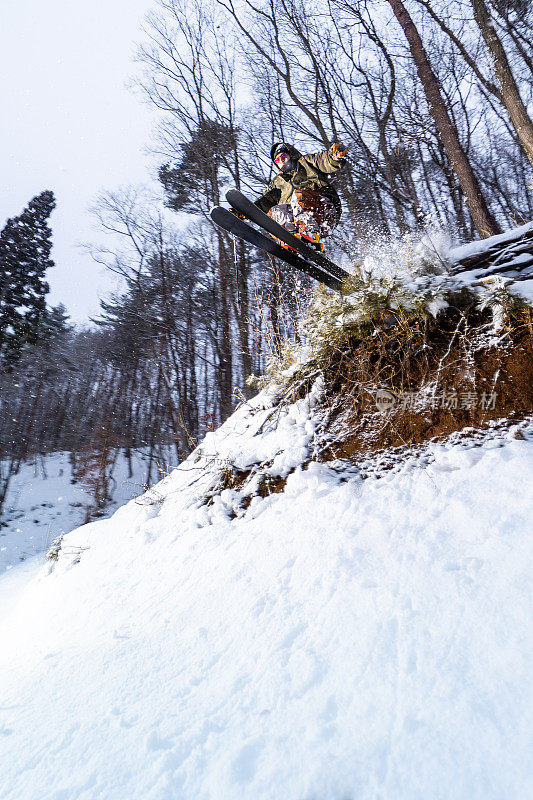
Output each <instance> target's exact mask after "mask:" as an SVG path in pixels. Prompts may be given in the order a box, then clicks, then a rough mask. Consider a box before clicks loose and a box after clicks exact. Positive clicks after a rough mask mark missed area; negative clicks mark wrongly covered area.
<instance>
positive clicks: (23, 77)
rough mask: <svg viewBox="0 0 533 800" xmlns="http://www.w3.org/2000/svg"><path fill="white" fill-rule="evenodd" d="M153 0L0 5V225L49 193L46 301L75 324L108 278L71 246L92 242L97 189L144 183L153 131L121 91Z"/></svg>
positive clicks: (16, 0) (10, 1)
mask: <svg viewBox="0 0 533 800" xmlns="http://www.w3.org/2000/svg"><path fill="white" fill-rule="evenodd" d="M153 5H154V3H153V1H152V0H105V1H104V0H90V2H80V1H79V0H78V1H76V0H2V24H1V32H0V89H1V97H2V125H1V127H0V163H1V167H2V169H1V178H2V180H1V192H0V228H1V227H3V225H4V223H5V220H6V219H7V218H8V217H12V216H16V215H17V214H19V213H20V212H21V211H22V209H23V208H24V206H25V205H26V204H27V203H28V201H29V200H30V199H31V198H32V197H34V196H35V195H36V194H39V193H40V192H41V191H43V190H44V189H51V190H52V191H53V192H54V193H55V195H56V199H57V208H56V210H55V211H54V213H53V215H52V217H51V225H52V228H53V234H54V236H53V239H54V249H53V258H54V260H55V262H56V266H55V267H54V269H53V270H50V271H49V274H48V275H47V278H48V281H49V283H50V286H51V292H50V295H49V302H50V303H51V304H52V305H55V304H57V303H58V302H60V301H61V302H63V303H64V304H65V305H66V307H67V309H68V311H69V313H70V315H71V317H72V319H73V320H74V321H76V322H82V321H84V320H87V319H88V317H89V316H90V315H94V314H95V313H97V311H98V305H99V303H98V300H99V297H101V296H104V295H105V294H106V292H108V291H109V290H110V289H112V288H113V287H114V281H113V279H112V277H111V276H109V275H108V274H106V273H105V271H104V270H103V268H102V267H101V266H99V265H98V264H96V263H95V262H93V261H92V259H91V257H90V256H89V255H88V254H86V253H85V252H83V251H82V250H80V249H79V248H78V247H77V246H76V245H77V243H79V242H83V241H89V240H90V241H98V240H101V239H102V237H101V236H100V235H99V234H98V233H97V231H96V230H95V229H94V227H93V226H94V223H93V220H92V218H91V216H90V215H89V214H88V213H87V206H88V205H89V204H90V203H91V201H92V200H94V198H95V196H96V195H97V194H98V192H99V191H101V190H103V189H115V188H117V187H118V186H119V185H121V184H125V183H148V182H150V181H151V180H152V178H153V176H152V168H151V162H150V159H149V157H148V156H147V155H145V153H144V152H143V148H144V147H145V146H146V145H147V144H148V142H149V139H150V133H151V130H152V129H153V126H154V124H155V116H154V115H153V114H152V112H151V111H150V109H149V108H148V107H147V106H146V105H145V104H143V103H142V102H141V101H140V99H139V98H138V97H137V96H135V95H134V94H133V93H132V92H131V90H128V89H126V88H125V86H124V83H125V81H126V80H127V79H128V78H129V77H131V76H132V75H133V74H134V73H135V70H136V65H135V64H133V63H132V56H133V54H134V52H135V47H136V43H139V42H140V41H142V39H143V34H142V31H141V24H142V19H143V17H144V15H145V13H146V12H147V11H148V10H149V9H150V8H151V7H153Z"/></svg>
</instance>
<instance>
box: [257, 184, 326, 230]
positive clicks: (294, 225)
mask: <svg viewBox="0 0 533 800" xmlns="http://www.w3.org/2000/svg"><path fill="white" fill-rule="evenodd" d="M268 215H269V216H270V217H272V219H273V220H275V221H276V222H279V224H280V225H283V227H284V228H286V229H287V230H288V231H291V232H292V233H294V232H296V233H318V235H319V236H320V238H321V239H323V238H324V237H325V236H329V234H330V233H331V231H332V230H333V228H334V227H335V225H336V224H337V215H336V212H335V206H334V205H333V203H332V202H331V200H329V198H327V197H324V195H321V194H319V192H314V191H312V190H311V189H302V190H298V189H297V190H295V191H294V192H293V193H292V196H291V199H290V203H282V204H281V205H279V206H273V208H271V209H270V211H269V212H268Z"/></svg>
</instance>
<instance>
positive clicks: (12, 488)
mask: <svg viewBox="0 0 533 800" xmlns="http://www.w3.org/2000/svg"><path fill="white" fill-rule="evenodd" d="M132 472H133V476H132V477H131V478H130V477H129V469H128V464H127V461H126V459H125V457H124V456H123V455H122V454H121V453H120V454H119V455H118V456H117V460H116V462H115V465H114V468H113V472H112V486H111V489H112V491H113V501H112V502H110V503H108V505H107V507H106V510H105V513H106V515H109V514H110V513H111V512H112V511H114V510H116V508H117V507H118V506H120V505H122V504H123V503H125V502H127V501H128V500H130V499H131V498H132V497H135V496H137V495H139V494H141V492H142V485H143V483H144V481H145V480H146V460H145V459H144V458H143V456H142V455H141V454H140V453H137V452H133V454H132ZM93 505H94V499H93V498H92V497H91V495H90V493H89V491H88V488H87V487H86V486H85V485H84V482H83V479H81V480H80V479H76V480H73V474H72V464H71V460H70V458H69V453H62V452H58V453H51V454H48V455H46V456H37V457H35V458H34V459H32V460H30V461H27V462H24V463H23V464H22V465H21V467H20V470H19V472H18V473H17V474H16V475H14V476H13V477H12V478H11V480H10V483H9V489H8V492H7V496H6V501H5V504H4V513H3V514H2V519H1V523H2V524H1V526H0V577H1V576H2V575H3V573H4V572H5V571H7V570H10V569H12V568H13V566H14V565H16V564H17V563H18V562H20V561H26V560H28V559H32V558H33V557H36V556H39V555H41V554H42V553H44V552H45V551H46V550H47V549H48V548H49V547H50V545H51V543H52V541H53V540H54V539H56V538H57V537H58V536H60V535H61V534H62V533H68V531H71V530H72V529H73V528H77V527H78V525H81V523H82V522H83V521H84V519H86V515H87V509H88V508H91V507H92V506H93ZM0 588H1V587H0Z"/></svg>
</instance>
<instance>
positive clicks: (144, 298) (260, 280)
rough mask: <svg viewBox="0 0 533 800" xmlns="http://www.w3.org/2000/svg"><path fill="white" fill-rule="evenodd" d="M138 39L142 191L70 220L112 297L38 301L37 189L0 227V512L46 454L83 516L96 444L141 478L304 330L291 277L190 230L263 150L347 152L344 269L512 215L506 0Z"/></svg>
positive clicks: (280, 4)
mask: <svg viewBox="0 0 533 800" xmlns="http://www.w3.org/2000/svg"><path fill="white" fill-rule="evenodd" d="M140 40H141V42H140V45H139V48H138V53H137V57H136V63H135V65H134V67H133V68H132V72H133V74H134V77H133V78H132V89H133V90H134V91H135V92H137V93H138V94H139V99H140V101H141V102H146V103H148V104H151V105H152V106H153V107H155V108H156V109H157V110H158V112H159V119H160V123H159V125H158V128H157V130H156V131H155V132H154V136H153V141H152V142H151V151H152V155H154V156H155V157H156V158H157V161H158V165H159V168H158V178H159V184H160V195H159V196H157V195H154V192H153V191H152V190H151V189H149V188H146V189H145V188H143V187H110V188H109V190H108V191H107V192H105V193H103V194H102V195H101V196H99V197H98V198H95V201H94V203H93V206H92V208H91V213H92V214H93V216H94V218H95V220H96V221H97V223H98V225H99V228H100V230H101V232H102V234H106V233H108V234H110V236H109V241H110V242H112V244H111V245H110V246H102V245H101V244H100V245H98V246H94V247H93V249H92V254H93V257H94V258H95V259H96V260H97V261H98V262H99V263H101V264H103V265H104V266H105V268H106V269H108V270H110V271H111V272H113V273H115V274H116V275H117V276H118V278H120V285H121V289H120V291H118V292H117V293H116V294H115V295H114V296H112V297H108V298H107V299H105V301H102V306H101V312H100V314H99V315H98V317H97V318H95V319H94V320H93V321H92V323H91V325H87V326H85V327H79V326H78V327H75V326H73V325H71V324H70V323H69V321H68V316H67V314H66V312H65V309H64V308H63V307H62V306H58V307H56V308H54V309H50V308H48V307H47V306H46V302H45V298H46V293H47V290H48V288H47V284H46V281H45V277H44V274H45V271H46V270H47V269H48V268H50V267H51V256H50V246H51V236H52V234H51V231H50V229H49V228H47V222H46V219H47V216H48V214H49V213H50V211H51V208H52V207H53V195H52V192H51V191H50V189H53V187H50V189H48V188H47V191H44V192H42V194H41V195H38V192H39V191H41V189H42V188H44V187H36V197H35V198H34V200H33V201H31V203H34V205H33V206H31V203H30V205H29V206H28V209H29V210H28V209H27V210H25V212H23V214H22V215H21V216H20V217H18V218H17V217H13V219H11V220H8V222H7V224H6V226H5V228H4V230H3V231H2V232H1V234H0V265H1V267H2V273H1V277H0V281H1V283H0V463H1V473H0V510H1V507H2V503H3V501H4V499H5V496H6V492H7V488H8V485H9V480H10V477H11V476H12V475H13V474H15V473H16V471H17V470H18V469H19V467H20V465H21V463H22V462H23V461H24V460H25V459H27V458H29V457H32V456H36V455H37V456H44V455H46V454H47V453H51V452H55V451H59V450H63V451H69V452H70V453H71V459H72V465H73V473H74V474H76V473H78V474H79V475H80V476H83V475H87V474H89V473H93V474H97V475H101V476H103V483H100V484H99V485H98V489H97V493H98V501H99V502H100V503H102V504H104V503H105V500H106V488H105V475H106V471H107V470H108V469H109V468H110V466H111V465H112V463H113V460H114V459H115V458H116V456H117V453H118V452H121V451H122V452H124V453H125V454H126V456H128V454H131V452H132V451H133V450H140V451H142V452H143V453H145V454H146V455H147V458H148V461H147V463H148V467H147V475H146V481H147V483H150V482H151V481H153V480H154V479H156V478H157V477H158V474H157V469H158V467H157V465H158V464H160V463H161V462H169V463H173V464H176V463H179V462H180V461H181V460H183V459H184V458H185V457H186V456H187V455H189V453H190V452H191V451H192V450H193V449H194V447H195V446H196V444H197V442H198V441H199V440H200V439H201V438H202V437H203V436H204V435H205V433H206V432H207V431H209V430H212V429H214V428H215V427H217V426H218V425H219V424H220V422H222V421H224V420H225V419H226V418H227V417H228V416H229V415H230V414H231V412H232V410H233V409H234V408H235V406H236V404H237V403H238V402H240V401H242V400H243V399H244V400H245V399H246V398H248V397H250V395H251V393H253V391H254V390H253V388H251V386H250V385H249V382H247V380H248V379H249V378H250V376H254V375H255V376H257V375H260V374H261V373H262V372H263V370H264V369H265V365H266V364H267V363H268V360H269V359H270V358H272V357H273V356H275V355H276V354H277V353H279V352H280V351H281V350H282V349H283V347H284V346H285V342H286V341H287V340H290V341H299V340H300V338H301V337H302V336H303V335H304V334H303V333H302V329H301V321H302V319H303V318H304V317H305V311H306V308H307V307H308V304H309V301H310V298H311V296H312V292H313V282H312V281H311V280H310V279H309V278H307V277H305V276H301V275H297V274H296V273H294V272H292V271H290V270H289V269H288V268H287V267H284V266H283V265H281V264H278V265H276V264H272V263H270V262H269V260H268V259H266V258H265V257H264V256H261V254H259V253H257V252H255V251H254V250H253V249H251V248H247V247H246V246H245V245H244V244H243V243H242V242H240V241H237V240H233V239H232V238H231V237H230V236H228V235H226V234H224V233H223V232H222V231H221V230H220V229H219V228H215V226H213V224H212V223H211V221H210V219H209V211H210V209H211V208H212V207H213V206H214V205H217V204H219V203H222V202H224V193H225V191H226V190H227V189H229V188H231V187H236V188H238V189H240V190H241V191H242V192H244V193H245V194H246V195H247V196H248V197H250V198H252V199H254V198H256V197H258V196H259V195H260V194H262V192H263V191H264V190H265V187H266V185H267V183H268V181H269V180H270V179H271V178H272V177H273V174H274V165H273V164H272V162H271V160H270V149H271V146H272V143H273V142H276V141H284V142H289V143H292V144H294V145H295V146H296V147H298V148H299V149H300V150H301V151H302V152H304V153H316V152H320V151H322V150H325V149H328V148H329V147H330V146H331V145H332V144H333V143H334V142H339V143H342V145H343V146H345V147H346V148H347V149H348V158H347V164H346V167H345V169H343V170H342V172H341V173H339V178H338V186H337V188H338V191H339V194H340V195H341V198H342V204H343V215H342V220H341V223H340V225H339V226H338V228H337V229H336V231H335V233H334V235H333V236H332V239H331V241H328V243H327V252H328V255H331V256H332V257H334V258H336V259H337V260H338V261H339V262H340V263H343V264H345V265H346V266H347V268H348V269H350V270H352V271H353V270H357V265H358V264H360V263H361V261H362V260H363V259H364V257H365V255H366V254H367V253H368V252H369V250H370V249H371V248H372V247H374V246H376V245H377V244H379V243H382V242H398V241H399V242H403V243H406V242H407V243H408V242H411V241H416V238H417V237H420V236H422V235H423V234H424V232H425V231H426V230H428V229H435V228H440V229H442V230H444V231H445V232H446V233H447V234H448V235H449V236H450V238H451V240H453V241H455V242H467V241H470V240H472V239H474V238H484V237H487V236H491V235H494V234H497V233H499V232H501V231H505V230H508V229H510V228H513V227H515V226H518V225H521V224H523V223H525V222H527V221H529V220H531V219H532V218H533V183H532V177H531V175H532V171H531V168H532V165H533V121H532V119H531V114H530V113H529V112H530V110H531V108H532V100H533V92H532V87H533V52H532V49H531V41H532V40H533V9H532V8H531V5H530V3H529V2H528V0H453V2H451V3H450V2H445V0H403V1H402V0H318V2H311V0H256V1H255V2H252V1H251V0H239V2H234V0H215V2H214V3H212V4H211V3H209V4H208V3H205V2H202V1H201V0H179V2H178V0H160V2H159V4H158V6H157V7H156V10H154V11H152V12H150V13H149V14H148V16H147V18H146V23H145V27H144V31H143V32H142V33H141V34H140ZM528 109H529V110H528ZM117 147H120V143H117ZM39 198H41V206H39V205H38V204H37V206H36V205H35V201H38V200H39ZM42 203H44V205H45V206H46V208H44V210H43V206H42ZM36 209H37V211H36ZM39 209H40V211H39ZM18 211H19V210H18V209H14V214H15V213H17V212H18ZM24 215H26V216H24ZM28 287H31V291H30V290H29V289H28ZM102 487H103V488H102Z"/></svg>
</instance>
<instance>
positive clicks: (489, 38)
mask: <svg viewBox="0 0 533 800" xmlns="http://www.w3.org/2000/svg"><path fill="white" fill-rule="evenodd" d="M470 2H471V3H472V8H473V9H474V17H475V18H476V22H477V24H478V27H479V30H480V31H481V35H482V36H483V38H484V40H485V44H486V45H487V47H488V48H489V50H490V53H491V55H492V58H493V60H494V72H495V75H496V79H497V81H498V83H499V86H500V91H501V95H502V100H503V103H504V105H505V108H506V109H507V111H508V113H509V117H510V119H511V122H512V123H513V127H514V129H515V131H516V133H517V136H518V138H519V139H520V143H521V145H522V147H523V148H524V150H525V152H526V155H527V157H528V159H529V161H530V162H531V164H532V165H533V122H532V121H531V118H530V116H529V114H528V113H527V108H526V106H525V104H524V102H523V101H522V98H521V97H520V92H519V91H518V86H517V85H516V81H515V79H514V77H513V73H512V71H511V67H510V65H509V61H508V60H507V54H506V52H505V50H504V48H503V45H502V43H501V40H500V37H499V36H498V34H497V33H496V29H495V27H494V25H493V24H492V20H491V17H490V13H489V10H488V8H487V5H486V3H485V0H470Z"/></svg>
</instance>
